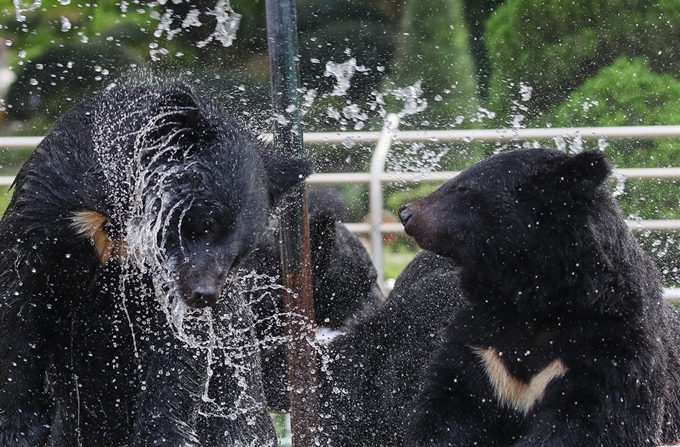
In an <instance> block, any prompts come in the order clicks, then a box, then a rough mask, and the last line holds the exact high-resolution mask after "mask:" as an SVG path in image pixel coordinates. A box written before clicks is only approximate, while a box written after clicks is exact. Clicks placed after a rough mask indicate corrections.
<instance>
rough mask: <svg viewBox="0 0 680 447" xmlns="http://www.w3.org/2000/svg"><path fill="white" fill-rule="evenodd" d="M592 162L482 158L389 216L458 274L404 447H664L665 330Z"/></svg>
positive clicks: (677, 403)
mask: <svg viewBox="0 0 680 447" xmlns="http://www.w3.org/2000/svg"><path fill="white" fill-rule="evenodd" d="M609 172H610V170H609V167H608V166H607V163H606V162H605V159H604V156H603V155H602V153H599V152H583V153H580V154H578V155H575V156H569V155H566V154H564V153H561V152H558V151H553V150H547V149H532V150H523V151H515V152H509V153H504V154H499V155H496V156H493V157H491V158H489V159H487V160H485V161H482V162H480V163H478V164H476V165H474V166H473V167H471V168H469V169H468V170H466V171H464V172H463V173H461V174H460V175H459V176H458V177H455V178H454V179H452V180H450V181H449V182H447V183H446V184H444V185H443V186H442V187H441V188H440V189H438V190H437V191H436V192H434V193H433V194H431V195H430V196H428V197H426V198H424V199H422V200H420V201H417V202H415V203H413V204H411V205H408V206H406V207H404V208H403V209H402V210H401V211H400V216H401V218H402V221H403V223H404V226H405V229H406V232H407V233H408V234H409V235H411V236H413V237H414V238H415V239H416V241H417V242H418V244H419V245H420V246H421V247H422V248H425V249H427V250H432V251H434V252H435V253H438V254H441V255H444V256H448V257H450V258H452V260H453V261H454V262H455V263H456V264H457V265H459V266H460V272H461V289H462V291H463V293H464V295H465V297H466V298H467V299H468V300H469V301H470V302H471V305H470V307H469V308H466V309H463V310H461V311H460V312H459V313H458V314H457V315H456V316H455V317H454V319H453V320H452V322H451V324H450V325H449V326H448V327H447V329H446V333H445V336H444V341H443V344H442V346H441V348H440V349H439V350H438V352H437V353H436V354H435V356H434V358H433V360H432V361H431V362H430V364H429V365H428V367H427V371H426V375H425V378H424V385H423V390H422V392H421V393H420V394H419V397H418V398H417V399H416V402H415V404H414V409H413V411H412V414H410V416H409V418H410V424H409V428H408V431H407V438H406V445H408V446H473V445H485V446H500V445H504V446H509V445H513V446H577V445H578V446H584V445H591V446H615V445H616V446H618V445H621V446H653V445H659V444H662V443H664V442H672V441H678V440H680V359H679V351H678V342H679V340H678V328H679V327H680V325H678V318H677V315H676V313H675V311H674V310H672V309H671V307H670V306H668V305H667V304H665V303H664V302H663V300H662V291H661V283H660V275H659V273H658V271H657V269H656V268H655V266H654V265H653V263H652V261H651V260H650V258H649V257H648V256H647V255H646V254H645V253H644V252H643V251H642V249H641V248H640V247H639V245H638V244H637V242H636V241H635V239H634V238H633V235H632V234H631V232H630V231H629V229H628V228H627V226H626V224H625V222H624V220H623V218H622V216H621V212H620V211H619V208H618V206H617V204H616V203H615V201H614V199H613V198H612V196H611V194H610V193H609V191H608V190H607V187H606V185H605V180H606V179H607V178H608V176H609Z"/></svg>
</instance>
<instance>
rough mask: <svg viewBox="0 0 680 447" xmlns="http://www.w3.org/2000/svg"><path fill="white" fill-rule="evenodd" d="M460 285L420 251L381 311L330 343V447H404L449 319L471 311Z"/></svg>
mask: <svg viewBox="0 0 680 447" xmlns="http://www.w3.org/2000/svg"><path fill="white" fill-rule="evenodd" d="M457 284H458V272H457V270H456V268H455V266H454V265H453V263H452V261H451V260H450V259H449V258H446V257H442V256H438V255H436V254H434V253H432V252H428V251H423V252H421V253H419V254H418V255H417V256H416V257H415V258H414V259H413V261H411V263H410V264H409V265H408V266H407V267H406V268H405V269H404V271H403V272H402V273H401V274H400V275H399V278H397V281H396V283H395V285H394V289H393V290H392V291H391V292H390V294H389V296H388V297H387V300H386V301H385V302H384V304H382V305H381V306H380V307H378V308H377V309H370V310H369V311H368V312H365V313H364V314H363V315H361V316H360V317H358V318H357V319H356V320H354V321H352V322H350V324H348V325H347V326H345V327H344V328H343V331H345V333H344V334H342V335H339V336H338V337H336V338H335V339H334V340H333V341H332V342H331V343H330V345H329V346H328V348H327V350H326V352H325V355H326V356H327V357H328V362H327V364H326V367H325V369H326V370H325V373H324V374H321V382H322V387H321V402H322V407H321V411H322V413H323V416H324V417H322V418H321V424H322V427H323V430H322V431H321V433H322V438H323V440H324V441H328V445H332V446H335V447H342V446H346V447H374V446H381V447H388V446H395V447H396V446H401V445H403V440H404V432H405V421H406V416H407V412H408V409H409V407H408V405H409V403H410V402H411V401H412V400H413V398H414V397H415V395H416V393H417V392H418V391H419V389H420V385H421V381H422V375H423V372H424V368H425V365H427V363H428V362H429V360H430V357H431V355H432V353H433V352H434V351H435V349H436V348H437V347H438V346H439V345H440V344H441V335H442V334H441V333H442V331H443V329H444V328H445V327H446V325H447V324H448V322H449V320H450V319H451V316H452V315H455V314H456V313H457V312H458V311H459V310H460V309H461V308H462V307H463V306H465V305H466V302H465V301H464V300H463V299H462V296H461V293H460V290H459V289H458V286H457ZM322 445H323V443H322Z"/></svg>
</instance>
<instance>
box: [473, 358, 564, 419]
mask: <svg viewBox="0 0 680 447" xmlns="http://www.w3.org/2000/svg"><path fill="white" fill-rule="evenodd" d="M472 349H473V351H474V352H475V354H477V355H478V356H479V358H480V359H481V360H482V364H483V365H484V369H485V370H486V374H487V376H488V377H489V380H490V381H491V384H492V386H493V389H494V392H495V394H496V397H497V398H498V400H499V401H500V403H501V404H503V405H507V406H509V407H511V408H514V409H516V410H518V411H521V412H523V413H528V412H529V410H531V408H533V406H534V405H536V403H538V402H540V401H541V399H543V394H544V393H545V389H546V388H547V387H548V385H549V384H550V382H552V381H553V380H554V379H557V378H559V377H562V376H563V375H564V374H566V372H567V371H568V368H567V367H566V366H565V365H564V363H562V360H560V359H555V360H553V361H552V363H550V364H549V365H548V366H546V367H545V368H543V369H542V370H541V371H539V372H538V374H536V375H535V376H533V377H532V378H531V380H530V381H529V382H528V383H527V382H523V381H521V380H520V379H518V378H517V377H515V376H513V375H512V374H511V373H510V371H508V368H507V367H506V366H505V364H504V363H503V360H502V359H501V356H500V355H498V352H497V351H496V350H495V349H494V348H488V349H483V348H472Z"/></svg>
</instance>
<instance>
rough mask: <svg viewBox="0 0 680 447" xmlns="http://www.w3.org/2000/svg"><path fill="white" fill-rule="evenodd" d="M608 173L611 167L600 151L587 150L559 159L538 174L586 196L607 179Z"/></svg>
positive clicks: (559, 186)
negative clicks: (552, 165) (556, 162)
mask: <svg viewBox="0 0 680 447" xmlns="http://www.w3.org/2000/svg"><path fill="white" fill-rule="evenodd" d="M610 173H611V169H610V168H609V165H608V164H607V161H606V160H605V157H604V154H602V152H600V151H587V152H581V153H579V154H577V155H574V156H570V157H568V158H566V159H564V160H562V161H560V162H559V163H558V164H557V165H556V166H555V167H554V168H553V169H549V170H548V172H544V173H542V174H540V176H542V177H544V179H545V180H546V181H548V182H549V183H552V184H554V185H555V186H556V187H557V188H559V189H565V190H569V191H571V192H572V193H574V194H576V195H579V196H588V195H590V194H592V193H593V191H595V189H596V188H597V187H598V186H600V185H601V184H602V183H604V182H605V180H607V178H608V177H609V175H610Z"/></svg>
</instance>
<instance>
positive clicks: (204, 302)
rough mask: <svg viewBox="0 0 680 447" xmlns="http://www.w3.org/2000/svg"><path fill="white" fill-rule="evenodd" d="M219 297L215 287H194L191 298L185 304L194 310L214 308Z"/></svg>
mask: <svg viewBox="0 0 680 447" xmlns="http://www.w3.org/2000/svg"><path fill="white" fill-rule="evenodd" d="M219 295H220V294H219V292H218V290H217V288H216V287H214V286H210V285H200V286H198V287H196V289H195V290H194V292H193V294H192V295H191V297H189V300H188V301H189V302H188V303H187V304H189V306H191V307H194V308H196V309H202V308H204V307H215V304H217V299H218V298H219Z"/></svg>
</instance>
